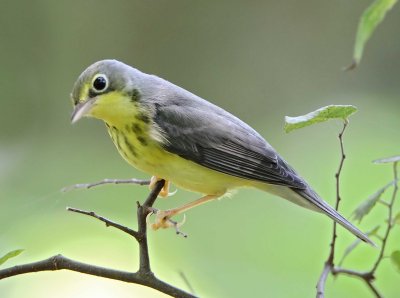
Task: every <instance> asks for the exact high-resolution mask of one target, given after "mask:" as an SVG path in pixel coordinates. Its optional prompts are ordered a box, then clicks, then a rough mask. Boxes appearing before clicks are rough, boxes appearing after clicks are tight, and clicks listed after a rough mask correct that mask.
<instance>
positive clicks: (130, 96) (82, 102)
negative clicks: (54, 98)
mask: <svg viewBox="0 0 400 298" xmlns="http://www.w3.org/2000/svg"><path fill="white" fill-rule="evenodd" d="M143 75H144V74H143V73H142V72H140V71H138V70H137V69H135V68H132V67H130V66H129V65H127V64H124V63H122V62H120V61H117V60H111V59H109V60H101V61H98V62H96V63H94V64H92V65H90V66H89V67H88V68H87V69H86V70H85V71H83V72H82V74H81V75H80V76H79V77H78V79H77V81H76V82H75V84H74V87H73V90H72V93H71V97H72V102H73V105H74V112H73V114H72V122H76V121H78V120H79V119H80V118H82V117H83V116H92V117H96V118H99V119H103V120H107V118H109V116H110V115H108V114H113V113H115V112H117V111H118V110H121V109H127V108H131V107H128V106H127V103H128V102H132V101H137V100H138V97H139V92H138V90H137V87H136V86H138V84H139V83H140V82H139V81H140V80H141V78H142V77H143Z"/></svg>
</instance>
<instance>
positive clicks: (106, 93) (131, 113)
mask: <svg viewBox="0 0 400 298" xmlns="http://www.w3.org/2000/svg"><path fill="white" fill-rule="evenodd" d="M71 96H72V100H73V104H74V111H73V113H72V123H74V122H76V121H78V120H79V119H80V118H82V117H83V116H90V117H94V118H98V119H101V120H103V121H104V122H105V124H106V126H107V129H108V133H109V134H110V136H111V138H112V140H113V142H114V144H115V146H116V147H117V149H118V151H119V153H120V154H121V155H122V157H123V158H124V159H125V160H126V161H127V162H128V163H130V164H131V165H132V166H134V167H135V168H137V169H139V170H141V171H143V172H146V173H149V174H151V175H153V178H152V182H153V183H152V185H154V183H155V182H156V181H157V180H158V179H165V180H166V181H167V183H166V184H165V187H164V189H163V191H162V193H161V195H167V194H168V185H169V181H171V182H173V183H174V184H176V185H177V186H178V187H181V188H184V189H187V190H190V191H194V192H198V193H202V194H204V196H203V197H202V198H200V199H198V200H196V201H194V202H192V203H189V204H187V205H184V206H182V207H179V208H175V209H170V210H166V211H159V212H158V213H157V215H156V222H155V223H154V224H153V226H152V227H153V228H154V229H158V228H160V227H161V228H166V227H169V226H171V221H170V220H169V219H170V217H172V216H173V215H176V214H178V213H182V212H183V211H185V210H188V209H190V208H192V207H194V206H197V205H200V204H202V203H205V202H207V201H210V200H214V199H216V198H218V197H221V196H223V195H225V194H227V193H229V192H230V191H232V190H234V189H236V188H239V187H255V188H258V189H261V190H264V191H267V192H270V193H273V194H275V195H278V196H280V197H282V198H285V199H287V200H289V201H291V202H293V203H296V204H298V205H300V206H302V207H306V208H308V209H311V210H314V211H318V212H321V213H324V214H326V215H327V216H329V217H330V218H332V219H333V220H334V221H336V222H337V223H339V224H341V225H342V226H343V227H345V228H346V229H347V230H349V231H350V232H352V233H353V234H354V235H356V236H357V237H359V238H360V239H361V240H363V241H365V242H368V243H371V244H372V241H371V240H370V239H369V238H368V237H367V236H366V235H365V234H364V233H363V232H361V231H360V230H359V229H357V228H356V227H355V226H354V225H352V224H351V223H350V222H348V221H347V220H346V219H345V218H344V217H343V216H342V215H340V214H339V213H338V212H337V211H336V210H335V209H333V208H332V207H331V206H329V205H328V204H327V203H326V202H325V201H324V200H322V199H321V198H320V197H319V196H318V195H317V193H316V192H315V191H314V190H313V189H312V188H311V187H310V186H309V185H308V184H307V182H305V181H304V179H303V178H301V177H300V176H299V175H298V174H297V173H296V172H295V170H294V169H293V168H292V167H290V166H289V165H288V164H287V163H286V162H285V161H284V160H283V159H282V157H280V156H279V154H278V153H277V152H276V151H275V150H274V148H272V147H271V145H270V144H269V143H268V142H267V141H265V140H264V139H263V138H262V137H261V136H260V135H259V134H258V133H257V132H256V131H255V130H254V129H252V128H251V127H250V126H248V125H247V124H246V123H244V122H243V121H241V120H240V119H238V118H236V117H235V116H233V115H231V114H230V113H228V112H226V111H225V110H223V109H221V108H220V107H217V106H215V105H213V104H212V103H210V102H208V101H206V100H204V99H202V98H200V97H198V96H196V95H194V94H192V93H190V92H189V91H187V90H185V89H183V88H181V87H179V86H176V85H174V84H172V83H170V82H168V81H166V80H163V79H161V78H159V77H157V76H154V75H149V74H145V73H143V72H141V71H139V70H137V69H135V68H133V67H131V66H129V65H126V64H124V63H122V62H119V61H116V60H103V61H98V62H96V63H94V64H92V65H91V66H89V67H88V68H87V69H86V70H85V71H84V72H83V73H82V74H81V75H80V76H79V78H78V80H77V81H76V82H75V85H74V88H73V91H72V95H71Z"/></svg>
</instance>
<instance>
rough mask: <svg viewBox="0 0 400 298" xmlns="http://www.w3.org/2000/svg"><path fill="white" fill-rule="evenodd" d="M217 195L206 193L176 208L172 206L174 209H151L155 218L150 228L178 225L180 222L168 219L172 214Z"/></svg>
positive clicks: (156, 228)
mask: <svg viewBox="0 0 400 298" xmlns="http://www.w3.org/2000/svg"><path fill="white" fill-rule="evenodd" d="M218 197H220V196H219V195H207V196H204V197H202V198H200V199H197V200H195V201H193V202H190V203H188V204H185V205H183V206H181V207H178V208H174V209H168V210H164V211H163V210H153V213H154V214H155V215H156V219H155V221H154V223H153V224H152V225H151V228H152V229H153V230H158V229H160V228H163V229H166V228H170V227H175V228H176V227H177V226H178V227H179V225H182V224H178V223H176V222H174V221H172V220H170V218H171V217H172V216H174V215H177V214H180V213H182V212H185V211H186V210H189V209H191V208H193V207H196V206H199V205H202V204H204V203H206V202H208V201H211V200H215V199H217V198H218Z"/></svg>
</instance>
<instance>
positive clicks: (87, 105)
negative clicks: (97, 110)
mask: <svg viewBox="0 0 400 298" xmlns="http://www.w3.org/2000/svg"><path fill="white" fill-rule="evenodd" d="M96 99H97V97H93V98H90V99H88V100H85V101H82V102H80V103H78V104H77V105H76V106H75V107H74V110H73V111H72V115H71V123H72V124H74V123H76V122H78V120H79V119H81V118H82V117H84V116H86V115H87V114H88V113H89V112H90V110H91V109H92V107H93V105H94V103H95V102H96Z"/></svg>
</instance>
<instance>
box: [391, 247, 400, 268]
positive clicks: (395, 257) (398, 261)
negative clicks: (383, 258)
mask: <svg viewBox="0 0 400 298" xmlns="http://www.w3.org/2000/svg"><path fill="white" fill-rule="evenodd" d="M390 259H391V260H392V262H393V265H395V266H396V269H397V270H398V271H399V272H400V250H395V251H394V252H392V254H391V255H390Z"/></svg>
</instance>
